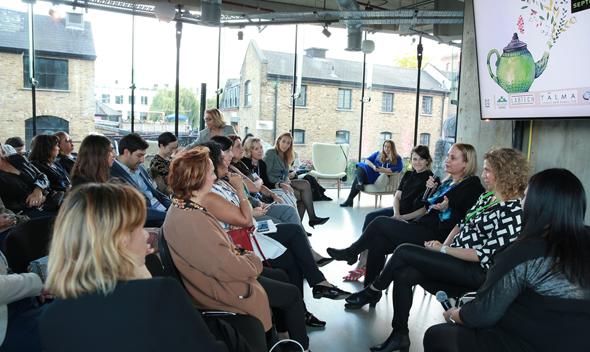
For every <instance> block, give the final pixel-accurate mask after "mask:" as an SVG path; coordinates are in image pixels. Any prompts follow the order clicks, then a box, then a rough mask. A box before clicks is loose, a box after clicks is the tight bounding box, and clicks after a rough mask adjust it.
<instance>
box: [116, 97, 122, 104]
mask: <svg viewBox="0 0 590 352" xmlns="http://www.w3.org/2000/svg"><path fill="white" fill-rule="evenodd" d="M115 104H117V105H122V104H123V95H115Z"/></svg>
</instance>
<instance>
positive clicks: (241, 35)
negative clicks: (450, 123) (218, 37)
mask: <svg viewBox="0 0 590 352" xmlns="http://www.w3.org/2000/svg"><path fill="white" fill-rule="evenodd" d="M238 40H244V32H242V31H238Z"/></svg>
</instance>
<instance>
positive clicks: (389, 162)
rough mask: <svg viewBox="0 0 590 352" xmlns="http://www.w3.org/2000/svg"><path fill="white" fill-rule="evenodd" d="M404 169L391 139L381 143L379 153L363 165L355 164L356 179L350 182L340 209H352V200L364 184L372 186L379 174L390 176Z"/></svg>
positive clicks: (363, 187)
mask: <svg viewBox="0 0 590 352" xmlns="http://www.w3.org/2000/svg"><path fill="white" fill-rule="evenodd" d="M403 168H404V163H403V161H402V158H401V157H400V156H399V155H398V154H397V150H396V149H395V143H393V141H392V140H391V139H388V140H386V141H385V142H383V147H382V149H381V151H380V152H379V151H378V152H375V153H373V154H372V155H371V156H369V157H368V158H367V159H365V162H364V163H362V162H361V163H358V164H356V177H355V178H354V181H352V186H351V187H350V193H349V194H348V198H346V200H345V201H344V203H342V204H340V206H341V207H352V202H353V200H354V198H355V197H356V196H357V195H358V194H359V192H360V191H363V190H364V189H365V185H366V184H373V183H375V181H377V178H379V176H380V175H381V174H386V175H391V174H393V173H395V172H401V171H402V169H403Z"/></svg>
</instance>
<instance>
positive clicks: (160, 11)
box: [154, 1, 176, 23]
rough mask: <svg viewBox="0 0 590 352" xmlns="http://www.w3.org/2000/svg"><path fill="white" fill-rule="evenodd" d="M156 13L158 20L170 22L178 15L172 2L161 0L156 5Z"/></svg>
mask: <svg viewBox="0 0 590 352" xmlns="http://www.w3.org/2000/svg"><path fill="white" fill-rule="evenodd" d="M154 14H155V15H156V18H157V19H158V21H162V22H166V23H169V22H170V21H172V20H173V19H174V17H176V9H175V8H174V5H172V4H171V3H169V2H165V1H161V2H159V3H157V4H156V6H155V7H154Z"/></svg>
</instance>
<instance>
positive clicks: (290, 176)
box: [289, 171, 297, 179]
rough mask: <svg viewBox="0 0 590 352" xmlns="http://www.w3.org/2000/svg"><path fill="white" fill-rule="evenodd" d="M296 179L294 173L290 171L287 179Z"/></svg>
mask: <svg viewBox="0 0 590 352" xmlns="http://www.w3.org/2000/svg"><path fill="white" fill-rule="evenodd" d="M296 177H297V173H295V171H291V172H289V178H290V179H294V178H296Z"/></svg>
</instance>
